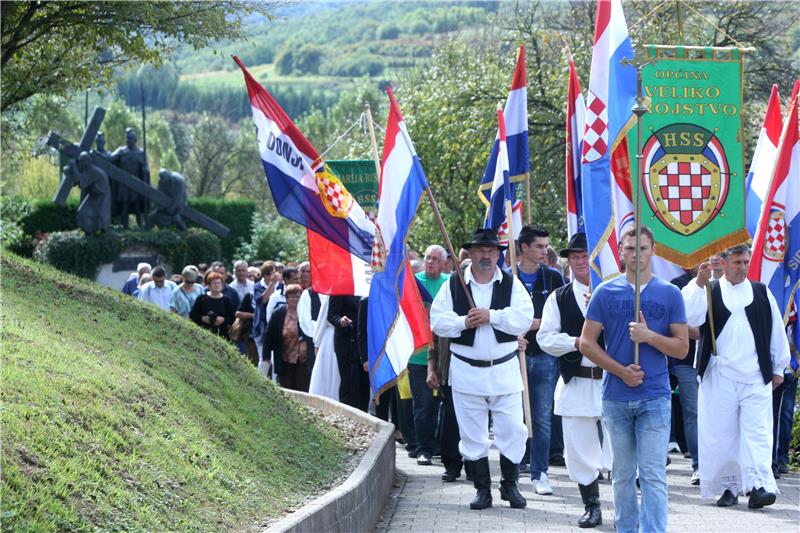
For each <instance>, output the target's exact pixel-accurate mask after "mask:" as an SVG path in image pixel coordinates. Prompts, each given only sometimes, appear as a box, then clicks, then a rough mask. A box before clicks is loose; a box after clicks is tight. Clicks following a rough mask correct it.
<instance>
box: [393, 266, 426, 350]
mask: <svg viewBox="0 0 800 533" xmlns="http://www.w3.org/2000/svg"><path fill="white" fill-rule="evenodd" d="M400 310H401V312H402V313H403V314H404V315H405V317H406V321H407V322H408V326H409V327H410V328H411V333H412V334H413V335H414V349H415V350H416V349H417V348H419V347H421V346H425V345H426V344H429V343H430V342H431V340H432V337H431V324H430V321H429V320H428V313H427V312H426V311H425V304H424V303H423V302H422V296H420V294H419V287H417V280H416V278H415V277H414V274H413V270H411V265H409V264H408V263H406V268H405V277H404V281H403V295H402V296H401V297H400Z"/></svg>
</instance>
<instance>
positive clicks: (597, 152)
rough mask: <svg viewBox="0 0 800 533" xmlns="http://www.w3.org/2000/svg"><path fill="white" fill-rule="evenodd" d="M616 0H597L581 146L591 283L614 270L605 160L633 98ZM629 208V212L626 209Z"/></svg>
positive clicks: (613, 221) (632, 74)
mask: <svg viewBox="0 0 800 533" xmlns="http://www.w3.org/2000/svg"><path fill="white" fill-rule="evenodd" d="M626 58H627V59H629V60H632V59H633V47H632V45H631V40H630V37H629V36H628V27H627V25H626V23H625V13H624V12H623V11H622V3H621V1H620V0H599V1H598V2H597V15H596V20H595V33H594V50H593V53H592V67H591V73H590V76H589V94H588V97H587V102H586V125H585V128H584V133H583V145H582V156H583V158H582V163H583V168H582V173H581V177H582V180H583V213H584V224H585V226H586V238H587V241H588V245H589V262H590V267H591V268H590V270H591V275H592V286H596V285H598V284H599V283H601V282H602V281H603V280H604V279H606V278H608V277H611V276H614V275H617V274H618V273H619V258H618V256H617V250H618V242H617V235H616V228H617V223H618V220H617V217H618V216H619V215H620V213H619V212H615V209H614V190H613V189H614V187H613V184H614V179H613V177H612V173H611V159H612V152H613V151H614V148H616V147H617V145H619V143H620V140H621V139H623V138H624V134H625V126H626V124H627V123H628V121H629V120H630V119H631V116H632V112H631V108H632V107H633V104H634V101H635V98H636V69H635V68H632V67H626V66H624V65H623V64H622V63H621V61H622V60H623V59H626ZM631 212H632V211H631Z"/></svg>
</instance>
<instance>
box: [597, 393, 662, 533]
mask: <svg viewBox="0 0 800 533" xmlns="http://www.w3.org/2000/svg"><path fill="white" fill-rule="evenodd" d="M603 421H604V422H605V423H606V427H607V428H608V437H609V439H611V449H612V450H614V460H613V463H612V467H611V470H612V471H613V472H614V476H613V477H612V487H613V492H614V521H615V524H616V528H617V532H618V533H634V532H637V531H638V532H642V533H658V532H665V531H666V530H667V467H666V464H667V444H668V443H669V428H670V399H669V398H652V399H649V400H634V401H613V400H603ZM637 468H638V470H639V480H640V483H641V487H642V505H641V508H640V507H639V502H638V498H637V495H636V470H637Z"/></svg>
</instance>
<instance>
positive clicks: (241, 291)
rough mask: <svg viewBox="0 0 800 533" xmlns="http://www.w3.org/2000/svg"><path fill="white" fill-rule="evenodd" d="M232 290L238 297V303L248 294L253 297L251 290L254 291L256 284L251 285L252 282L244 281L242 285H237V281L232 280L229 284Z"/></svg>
mask: <svg viewBox="0 0 800 533" xmlns="http://www.w3.org/2000/svg"><path fill="white" fill-rule="evenodd" d="M230 286H231V287H232V288H233V290H235V291H236V294H238V295H239V302H240V303H241V302H243V301H244V297H245V296H246V295H247V294H249V295H250V296H252V295H253V290H255V287H256V284H255V283H253V281H252V280H249V279H245V280H244V283H239V281H238V280H234V282H233V283H231V284H230Z"/></svg>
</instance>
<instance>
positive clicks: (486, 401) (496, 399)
mask: <svg viewBox="0 0 800 533" xmlns="http://www.w3.org/2000/svg"><path fill="white" fill-rule="evenodd" d="M453 406H454V407H455V410H456V418H457V419H458V432H459V434H460V436H461V441H460V442H459V443H458V451H459V452H461V455H462V456H463V457H464V459H466V460H467V461H477V460H478V459H482V458H484V457H487V456H488V455H489V446H490V445H491V442H490V441H489V411H491V412H492V422H493V427H494V444H495V446H496V447H497V449H498V450H499V451H500V453H501V454H503V455H504V456H506V458H507V459H508V460H510V461H511V462H512V463H514V464H519V462H520V461H521V460H522V456H523V455H525V441H526V440H528V429H527V428H526V427H525V423H524V422H523V421H522V420H523V418H522V393H519V392H515V393H513V394H503V395H499V396H476V395H474V394H464V393H463V392H459V391H457V390H455V389H453Z"/></svg>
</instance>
